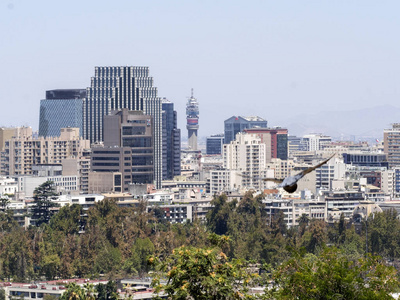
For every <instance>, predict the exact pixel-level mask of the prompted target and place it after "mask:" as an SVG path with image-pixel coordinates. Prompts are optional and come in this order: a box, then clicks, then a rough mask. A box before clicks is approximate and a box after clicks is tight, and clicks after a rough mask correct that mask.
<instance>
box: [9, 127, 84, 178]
mask: <svg viewBox="0 0 400 300" xmlns="http://www.w3.org/2000/svg"><path fill="white" fill-rule="evenodd" d="M88 148H90V142H89V141H88V140H84V139H82V138H81V137H80V136H79V128H62V129H61V134H60V136H59V137H47V138H44V137H38V138H33V137H32V129H31V128H26V131H24V132H21V135H19V136H16V137H13V138H12V139H10V140H7V141H6V143H5V149H4V151H3V152H2V164H1V173H2V174H3V175H31V174H32V166H34V165H41V164H61V163H62V160H63V159H66V158H70V157H79V156H82V153H83V152H84V151H85V150H86V149H88Z"/></svg>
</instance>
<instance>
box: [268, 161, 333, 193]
mask: <svg viewBox="0 0 400 300" xmlns="http://www.w3.org/2000/svg"><path fill="white" fill-rule="evenodd" d="M334 156H335V154H334V155H332V156H331V157H329V158H328V159H326V160H324V161H323V162H320V163H319V164H318V165H315V166H313V167H310V168H307V169H305V170H303V171H301V172H300V173H297V174H296V175H293V176H288V177H286V178H284V179H277V178H262V179H261V180H262V181H273V182H275V183H279V185H278V186H277V187H278V188H283V189H284V190H285V191H286V192H288V193H290V194H291V193H294V192H295V191H296V190H297V181H299V180H300V179H301V178H303V177H304V176H305V175H307V174H308V173H311V172H312V171H314V170H315V169H318V168H319V167H321V166H322V165H324V164H326V163H327V162H328V161H329V160H330V159H331V158H332V157H334Z"/></svg>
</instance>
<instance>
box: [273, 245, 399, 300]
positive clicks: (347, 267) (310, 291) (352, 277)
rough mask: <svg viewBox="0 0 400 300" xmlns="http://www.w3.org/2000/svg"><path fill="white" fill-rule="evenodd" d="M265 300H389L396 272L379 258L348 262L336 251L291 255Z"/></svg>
mask: <svg viewBox="0 0 400 300" xmlns="http://www.w3.org/2000/svg"><path fill="white" fill-rule="evenodd" d="M271 279H272V282H273V283H274V287H273V288H272V289H269V290H267V291H266V298H268V299H271V298H272V299H393V298H392V297H391V296H390V294H391V293H393V292H394V290H395V289H396V288H397V287H398V285H399V283H398V280H397V274H396V270H395V269H394V268H393V267H388V266H386V265H385V264H384V263H383V262H382V261H381V259H380V258H378V257H373V256H369V257H367V258H362V259H360V260H358V261H352V260H350V259H348V258H347V257H346V256H344V255H343V254H342V253H341V252H340V251H339V250H338V249H336V248H326V249H324V250H323V251H322V253H321V255H320V256H315V255H313V254H306V255H304V256H301V255H299V254H297V255H295V256H294V257H293V258H291V259H289V260H288V261H287V262H285V263H283V264H282V265H281V266H279V268H278V269H277V270H276V271H275V272H274V273H273V275H272V278H271Z"/></svg>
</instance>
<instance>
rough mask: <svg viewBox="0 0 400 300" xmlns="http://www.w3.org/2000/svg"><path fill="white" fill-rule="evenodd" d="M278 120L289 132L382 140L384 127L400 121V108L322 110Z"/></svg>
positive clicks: (339, 137) (378, 107) (347, 138)
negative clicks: (316, 112) (317, 112)
mask: <svg viewBox="0 0 400 300" xmlns="http://www.w3.org/2000/svg"><path fill="white" fill-rule="evenodd" d="M279 123H280V124H281V125H282V126H284V127H287V128H288V129H289V134H290V135H297V136H302V135H305V134H309V133H322V134H326V135H330V136H332V137H333V138H335V139H343V140H349V139H354V140H375V139H379V140H381V139H382V138H383V130H384V129H387V128H391V124H392V123H400V108H398V107H394V106H391V105H382V106H376V107H372V108H364V109H359V110H352V111H323V112H321V113H319V114H302V115H298V116H295V117H292V118H289V119H287V120H281V121H280V122H279ZM271 125H272V124H271Z"/></svg>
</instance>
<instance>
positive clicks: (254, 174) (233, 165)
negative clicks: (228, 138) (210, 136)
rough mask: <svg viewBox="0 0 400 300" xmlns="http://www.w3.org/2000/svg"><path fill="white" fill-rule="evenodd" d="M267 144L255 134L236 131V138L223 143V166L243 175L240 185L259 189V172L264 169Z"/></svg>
mask: <svg viewBox="0 0 400 300" xmlns="http://www.w3.org/2000/svg"><path fill="white" fill-rule="evenodd" d="M266 157H267V145H266V144H264V143H263V142H262V141H261V138H260V137H259V136H258V135H256V134H243V133H238V134H237V135H236V139H235V140H234V141H232V142H231V143H230V144H226V145H224V150H223V158H224V168H225V169H227V170H237V171H240V172H241V174H242V175H243V176H242V177H243V178H242V187H252V188H255V189H260V188H261V186H260V180H255V178H260V177H261V172H262V171H263V170H265V166H266Z"/></svg>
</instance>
